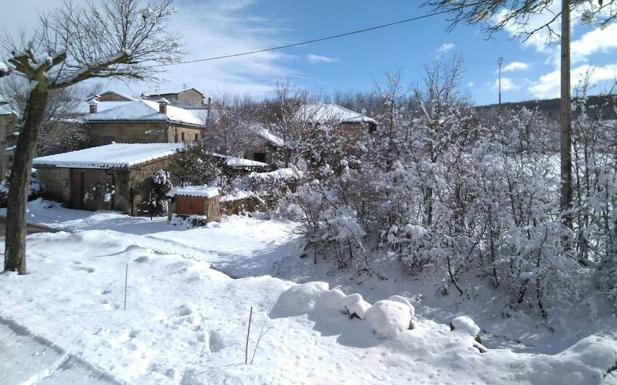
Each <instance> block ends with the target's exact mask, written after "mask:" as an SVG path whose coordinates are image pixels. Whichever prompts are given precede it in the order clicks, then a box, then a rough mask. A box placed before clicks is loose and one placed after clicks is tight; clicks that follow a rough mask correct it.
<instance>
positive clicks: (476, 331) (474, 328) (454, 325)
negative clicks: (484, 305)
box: [450, 315, 480, 338]
mask: <svg viewBox="0 0 617 385" xmlns="http://www.w3.org/2000/svg"><path fill="white" fill-rule="evenodd" d="M450 328H451V329H452V330H460V331H462V332H463V333H466V334H469V335H470V336H472V337H473V338H478V337H479V336H480V327H479V326H478V325H476V323H475V322H474V321H473V320H472V319H471V318H470V317H468V316H466V315H462V316H460V317H456V318H454V319H453V320H452V322H450Z"/></svg>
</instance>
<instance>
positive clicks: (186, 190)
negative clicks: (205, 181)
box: [167, 186, 220, 198]
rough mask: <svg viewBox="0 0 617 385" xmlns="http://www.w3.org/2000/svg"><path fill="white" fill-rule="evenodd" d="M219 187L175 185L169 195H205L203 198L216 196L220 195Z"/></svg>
mask: <svg viewBox="0 0 617 385" xmlns="http://www.w3.org/2000/svg"><path fill="white" fill-rule="evenodd" d="M219 194H220V193H219V189H218V187H212V186H184V187H182V186H178V187H174V188H172V189H171V190H170V191H169V192H168V193H167V196H169V197H174V196H178V195H181V196H187V197H203V198H214V197H215V196H217V195H219Z"/></svg>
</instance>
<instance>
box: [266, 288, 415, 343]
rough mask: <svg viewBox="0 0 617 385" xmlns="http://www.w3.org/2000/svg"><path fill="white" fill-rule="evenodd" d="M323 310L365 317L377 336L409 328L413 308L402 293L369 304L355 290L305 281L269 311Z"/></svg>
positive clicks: (290, 313) (289, 313)
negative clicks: (344, 289) (344, 291)
mask: <svg viewBox="0 0 617 385" xmlns="http://www.w3.org/2000/svg"><path fill="white" fill-rule="evenodd" d="M313 312H317V313H322V314H321V315H320V316H323V317H328V316H329V317H337V314H346V315H347V316H348V317H349V318H351V319H353V318H358V319H360V320H365V319H366V322H367V324H368V325H369V326H370V328H371V330H372V331H373V332H374V333H375V334H376V335H377V336H379V337H383V338H390V337H394V336H395V335H396V334H397V333H399V332H401V331H403V330H408V329H410V328H411V327H412V321H413V318H414V308H413V306H412V305H411V303H410V302H409V301H408V300H407V299H406V298H404V297H402V296H393V297H391V298H390V299H388V300H382V301H378V302H375V304H373V305H372V306H371V305H370V304H369V303H368V302H366V301H365V300H364V299H363V298H362V296H361V295H360V294H358V293H354V294H351V295H346V294H345V293H343V292H342V291H341V290H340V289H337V288H335V289H332V290H330V288H329V285H328V284H327V283H325V282H308V283H305V284H302V285H298V286H294V287H292V288H290V289H289V290H287V291H286V292H285V293H283V294H281V296H280V297H279V300H278V302H277V304H276V306H275V307H274V309H273V310H272V313H271V314H272V316H274V317H289V316H297V315H301V314H306V313H313Z"/></svg>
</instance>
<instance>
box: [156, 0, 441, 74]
mask: <svg viewBox="0 0 617 385" xmlns="http://www.w3.org/2000/svg"><path fill="white" fill-rule="evenodd" d="M448 12H449V11H437V12H432V13H427V14H424V15H420V16H414V17H410V18H407V19H403V20H397V21H393V22H390V23H386V24H380V25H376V26H373V27H367V28H362V29H356V30H354V31H349V32H344V33H339V34H336V35H329V36H323V37H319V38H315V39H310V40H304V41H299V42H295V43H290V44H284V45H279V46H275V47H269V48H263V49H257V50H253V51H244V52H238V53H233V54H229V55H221V56H213V57H208V58H204V59H193V60H185V61H179V62H175V63H169V64H158V65H154V66H153V67H163V66H172V65H178V64H189V63H199V62H207V61H214V60H223V59H230V58H234V57H239V56H248V55H254V54H257V53H263V52H270V51H278V50H282V49H285V48H293V47H298V46H302V45H307V44H314V43H319V42H322V41H327V40H333V39H338V38H341V37H346V36H351V35H357V34H360V33H364V32H370V31H375V30H378V29H383V28H388V27H392V26H395V25H399V24H405V23H409V22H412V21H417V20H422V19H428V18H430V17H433V16H438V15H441V14H444V13H448Z"/></svg>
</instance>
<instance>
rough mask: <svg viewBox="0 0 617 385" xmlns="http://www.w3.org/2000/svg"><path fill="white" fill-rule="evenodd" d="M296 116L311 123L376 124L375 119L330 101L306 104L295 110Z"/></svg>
mask: <svg viewBox="0 0 617 385" xmlns="http://www.w3.org/2000/svg"><path fill="white" fill-rule="evenodd" d="M297 118H298V119H301V120H306V121H309V122H312V123H325V122H337V123H370V124H377V122H376V121H375V119H373V118H369V117H368V116H366V115H363V114H361V113H358V112H355V111H352V110H349V109H347V108H345V107H341V106H339V105H338V104H332V103H313V104H306V105H304V106H302V107H300V109H299V110H298V112H297Z"/></svg>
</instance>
